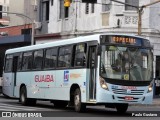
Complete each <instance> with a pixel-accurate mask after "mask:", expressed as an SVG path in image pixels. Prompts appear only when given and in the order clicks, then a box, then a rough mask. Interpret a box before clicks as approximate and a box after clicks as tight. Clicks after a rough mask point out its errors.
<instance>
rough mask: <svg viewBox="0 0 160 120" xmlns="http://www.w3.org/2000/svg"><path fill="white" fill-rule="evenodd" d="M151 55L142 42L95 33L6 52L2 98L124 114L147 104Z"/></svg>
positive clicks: (150, 96) (149, 95) (148, 45)
mask: <svg viewBox="0 0 160 120" xmlns="http://www.w3.org/2000/svg"><path fill="white" fill-rule="evenodd" d="M152 64H153V54H152V47H151V45H150V42H149V41H148V40H147V39H144V38H141V37H137V36H131V35H121V34H119V35H118V34H97V35H90V36H84V37H77V38H72V39H67V40H61V41H56V42H50V43H45V44H38V45H33V46H27V47H21V48H15V49H9V50H7V51H6V54H5V66H4V73H3V86H2V90H3V94H4V95H7V96H9V97H15V98H19V99H20V102H21V103H22V104H23V105H31V104H36V100H42V99H45V100H50V101H51V102H53V103H54V106H55V107H66V106H67V104H68V103H69V105H74V108H75V111H77V112H82V111H84V110H85V109H86V106H87V105H105V107H113V108H116V109H117V111H118V112H126V111H127V109H128V105H129V104H151V103H152V99H153V90H152V77H153V76H152V75H153V69H152V67H153V66H152Z"/></svg>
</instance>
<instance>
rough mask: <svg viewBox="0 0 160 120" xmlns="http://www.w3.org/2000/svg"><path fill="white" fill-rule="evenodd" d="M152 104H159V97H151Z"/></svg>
mask: <svg viewBox="0 0 160 120" xmlns="http://www.w3.org/2000/svg"><path fill="white" fill-rule="evenodd" d="M152 105H154V106H160V97H157V98H153V103H152Z"/></svg>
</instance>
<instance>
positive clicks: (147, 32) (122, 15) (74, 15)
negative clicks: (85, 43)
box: [35, 0, 160, 95]
mask: <svg viewBox="0 0 160 120" xmlns="http://www.w3.org/2000/svg"><path fill="white" fill-rule="evenodd" d="M81 1H82V0H80V1H79V2H76V1H72V3H71V5H70V7H68V8H64V0H39V2H38V16H39V17H38V18H39V20H38V21H39V22H40V23H41V24H42V27H40V28H39V29H38V30H37V35H36V37H35V42H36V44H40V43H45V42H50V41H54V40H60V39H63V38H71V37H75V36H80V35H89V34H94V33H113V32H114V33H122V34H123V33H124V34H134V35H138V19H139V17H138V12H137V9H136V8H135V7H131V6H127V5H125V4H121V3H117V2H113V1H110V0H97V3H96V4H91V3H82V2H81ZM120 1H121V2H125V3H128V4H130V5H134V6H142V5H145V4H148V3H152V2H155V1H156V0H120ZM159 6H160V2H159V3H156V4H153V5H151V6H148V7H146V8H143V11H142V12H143V13H142V27H141V30H142V33H141V36H143V37H145V38H147V39H149V40H150V42H151V43H152V45H153V53H154V68H153V69H154V78H160V67H159V66H160V48H159V47H158V46H160V40H159V39H160V24H159V22H158V21H160V7H159ZM158 81H159V80H158ZM157 88H158V86H157ZM158 94H160V90H159V92H157V95H158Z"/></svg>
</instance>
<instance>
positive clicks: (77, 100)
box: [74, 95, 80, 106]
mask: <svg viewBox="0 0 160 120" xmlns="http://www.w3.org/2000/svg"><path fill="white" fill-rule="evenodd" d="M74 103H75V106H79V104H80V97H79V95H75V100H74Z"/></svg>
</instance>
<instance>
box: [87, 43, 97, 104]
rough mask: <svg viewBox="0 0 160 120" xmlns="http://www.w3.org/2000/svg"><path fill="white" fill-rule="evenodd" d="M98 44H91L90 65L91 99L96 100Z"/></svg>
mask: <svg viewBox="0 0 160 120" xmlns="http://www.w3.org/2000/svg"><path fill="white" fill-rule="evenodd" d="M96 51H97V45H93V46H89V54H88V61H89V62H88V63H89V64H88V65H89V69H90V75H89V78H90V79H89V101H95V99H96V70H97V68H96V64H97V57H96V56H97V55H96Z"/></svg>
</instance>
